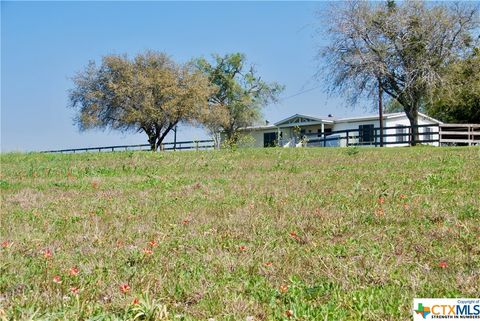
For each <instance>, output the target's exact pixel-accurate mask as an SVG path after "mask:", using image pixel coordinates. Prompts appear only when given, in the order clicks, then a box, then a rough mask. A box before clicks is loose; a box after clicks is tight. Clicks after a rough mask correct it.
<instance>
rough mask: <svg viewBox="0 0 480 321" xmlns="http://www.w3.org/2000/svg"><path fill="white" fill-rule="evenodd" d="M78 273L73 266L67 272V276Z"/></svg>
mask: <svg viewBox="0 0 480 321" xmlns="http://www.w3.org/2000/svg"><path fill="white" fill-rule="evenodd" d="M79 272H80V270H79V269H78V267H76V266H73V267H71V268H70V270H68V274H70V275H72V276H76V275H78V273H79Z"/></svg>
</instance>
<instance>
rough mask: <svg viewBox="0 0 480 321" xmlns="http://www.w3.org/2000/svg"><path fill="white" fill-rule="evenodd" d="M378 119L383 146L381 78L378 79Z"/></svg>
mask: <svg viewBox="0 0 480 321" xmlns="http://www.w3.org/2000/svg"><path fill="white" fill-rule="evenodd" d="M378 119H379V120H380V147H383V103H382V84H381V83H380V79H379V80H378Z"/></svg>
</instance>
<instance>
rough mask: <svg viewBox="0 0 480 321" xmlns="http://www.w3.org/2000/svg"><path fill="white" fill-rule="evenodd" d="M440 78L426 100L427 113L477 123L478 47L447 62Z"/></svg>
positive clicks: (479, 92)
mask: <svg viewBox="0 0 480 321" xmlns="http://www.w3.org/2000/svg"><path fill="white" fill-rule="evenodd" d="M443 80H444V81H443V83H442V86H441V87H439V88H436V89H435V90H434V91H433V92H432V97H431V99H430V100H428V101H427V104H426V111H427V113H428V114H429V115H430V116H432V117H435V118H438V119H440V120H441V121H444V122H449V123H477V124H478V123H480V49H478V48H477V49H476V50H475V51H474V52H473V54H472V55H470V56H468V57H467V58H465V59H462V60H458V61H455V62H453V63H451V64H450V65H448V66H447V67H446V68H445V71H444V72H443Z"/></svg>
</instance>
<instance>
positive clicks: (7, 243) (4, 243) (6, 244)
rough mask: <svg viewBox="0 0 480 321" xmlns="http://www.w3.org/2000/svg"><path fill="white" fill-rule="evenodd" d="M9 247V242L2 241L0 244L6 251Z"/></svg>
mask: <svg viewBox="0 0 480 321" xmlns="http://www.w3.org/2000/svg"><path fill="white" fill-rule="evenodd" d="M10 246H12V243H10V242H9V241H3V242H2V247H3V248H5V249H6V248H7V247H10Z"/></svg>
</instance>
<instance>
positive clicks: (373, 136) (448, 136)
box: [42, 124, 480, 153]
mask: <svg viewBox="0 0 480 321" xmlns="http://www.w3.org/2000/svg"><path fill="white" fill-rule="evenodd" d="M412 128H417V129H418V132H419V133H418V139H416V140H415V143H417V144H433V145H436V146H441V145H468V146H471V145H480V124H441V125H439V124H427V125H417V126H390V127H383V135H380V128H379V127H368V128H359V129H345V130H337V131H332V132H327V133H305V134H301V135H302V138H292V139H279V140H278V141H277V144H278V145H279V146H284V147H287V146H290V147H291V146H296V145H298V144H302V145H306V146H312V147H314V146H317V147H321V146H323V147H327V146H380V145H381V143H380V137H381V136H382V137H383V146H389V145H393V146H395V145H396V146H398V145H410V144H412V142H413V137H412ZM214 148H215V143H214V141H213V140H211V139H206V140H190V141H179V142H167V143H163V144H162V145H161V148H160V149H161V150H166V151H168V150H189V149H195V150H200V149H214ZM118 150H122V151H128V150H150V145H149V144H139V145H114V146H102V147H83V148H70V149H58V150H47V151H42V153H76V152H89V151H97V152H101V151H111V152H114V151H118Z"/></svg>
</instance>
